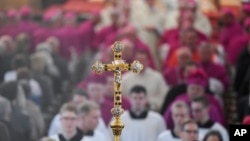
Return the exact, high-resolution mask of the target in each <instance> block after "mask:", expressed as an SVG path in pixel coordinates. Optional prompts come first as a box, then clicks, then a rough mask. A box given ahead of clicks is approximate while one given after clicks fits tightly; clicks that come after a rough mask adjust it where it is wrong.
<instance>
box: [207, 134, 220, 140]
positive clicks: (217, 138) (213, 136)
mask: <svg viewBox="0 0 250 141" xmlns="http://www.w3.org/2000/svg"><path fill="white" fill-rule="evenodd" d="M206 141H220V139H219V137H217V136H215V135H211V136H209V137H208V138H207V140H206Z"/></svg>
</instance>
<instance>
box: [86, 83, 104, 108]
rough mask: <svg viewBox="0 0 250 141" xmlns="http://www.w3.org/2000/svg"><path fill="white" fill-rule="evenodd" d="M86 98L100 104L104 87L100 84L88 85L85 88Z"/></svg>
mask: <svg viewBox="0 0 250 141" xmlns="http://www.w3.org/2000/svg"><path fill="white" fill-rule="evenodd" d="M87 93H88V97H89V98H90V99H91V100H93V101H95V102H96V103H102V101H103V94H104V86H103V84H101V83H89V84H88V86H87Z"/></svg>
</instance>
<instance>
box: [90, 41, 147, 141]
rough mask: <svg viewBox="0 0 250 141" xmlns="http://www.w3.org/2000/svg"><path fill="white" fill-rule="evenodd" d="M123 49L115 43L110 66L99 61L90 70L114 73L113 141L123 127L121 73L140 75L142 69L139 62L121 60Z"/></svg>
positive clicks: (118, 136)
mask: <svg viewBox="0 0 250 141" xmlns="http://www.w3.org/2000/svg"><path fill="white" fill-rule="evenodd" d="M123 49H124V46H123V44H121V43H120V42H115V43H114V44H113V45H112V50H113V52H114V60H113V61H112V62H111V63H110V64H103V63H102V62H100V61H96V62H95V64H94V65H93V66H92V70H93V71H95V72H96V73H97V74H101V73H102V72H104V71H111V72H114V107H113V108H112V109H111V113H112V115H113V116H114V121H113V122H112V123H111V128H112V129H113V134H114V136H115V141H119V140H120V135H121V131H122V129H123V127H124V125H123V123H122V122H121V120H120V116H121V115H122V113H123V111H124V110H123V109H122V106H121V105H122V91H121V83H122V75H121V72H122V71H132V72H134V73H140V72H141V70H142V69H143V65H142V64H141V63H140V62H139V61H136V60H135V61H133V63H132V64H129V63H127V62H126V61H125V60H122V51H123Z"/></svg>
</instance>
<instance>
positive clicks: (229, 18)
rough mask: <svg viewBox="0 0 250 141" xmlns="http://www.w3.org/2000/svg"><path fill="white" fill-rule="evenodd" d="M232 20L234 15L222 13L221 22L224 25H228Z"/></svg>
mask: <svg viewBox="0 0 250 141" xmlns="http://www.w3.org/2000/svg"><path fill="white" fill-rule="evenodd" d="M233 21H234V17H233V16H232V15H229V14H228V15H227V14H225V15H223V16H222V22H223V24H224V25H230V24H231V23H232V22H233Z"/></svg>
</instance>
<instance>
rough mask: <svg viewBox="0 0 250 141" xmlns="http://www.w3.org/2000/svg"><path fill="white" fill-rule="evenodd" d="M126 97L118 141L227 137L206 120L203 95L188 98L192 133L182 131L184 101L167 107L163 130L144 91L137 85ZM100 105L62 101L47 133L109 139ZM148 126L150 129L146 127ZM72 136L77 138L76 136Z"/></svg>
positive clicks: (206, 105) (187, 115) (225, 140)
mask: <svg viewBox="0 0 250 141" xmlns="http://www.w3.org/2000/svg"><path fill="white" fill-rule="evenodd" d="M129 99H130V102H131V108H130V109H128V110H126V111H125V112H124V114H123V115H122V116H121V119H122V121H123V123H124V124H125V128H124V129H123V131H122V135H121V140H128V139H129V140H131V141H133V140H136V141H138V140H143V141H152V140H158V141H163V140H176V141H193V140H203V139H204V140H205V139H206V138H207V137H206V135H207V134H208V133H209V132H210V131H214V132H216V133H217V132H218V134H219V136H220V138H221V140H223V141H228V140H229V137H228V132H227V130H226V129H225V128H224V127H223V126H222V125H221V124H220V123H218V122H214V121H212V120H211V119H210V117H209V108H210V107H211V106H210V104H209V101H208V100H207V99H206V98H205V97H198V98H196V99H194V100H192V102H191V103H192V104H191V105H192V106H191V111H192V112H191V113H192V117H193V120H194V121H195V122H194V121H193V122H192V123H193V124H195V125H196V126H195V128H194V129H195V131H196V132H187V131H185V133H184V131H183V130H184V128H185V127H183V126H184V125H185V124H186V121H189V120H191V119H192V118H191V116H190V109H189V108H188V106H187V104H186V103H185V102H184V101H176V102H174V104H173V105H172V106H171V116H172V118H173V120H174V127H173V128H168V129H167V128H166V126H165V122H164V119H163V117H162V116H161V115H160V114H159V113H157V112H155V111H152V110H149V109H148V106H147V104H148V98H147V92H146V89H145V88H144V87H143V86H139V85H137V86H135V87H133V88H132V89H131V91H130V98H129ZM70 105H71V106H70ZM72 105H74V106H76V107H78V109H79V110H78V112H77V111H75V108H72ZM74 106H73V107H74ZM65 107H68V108H65ZM101 108H102V107H98V104H95V102H89V100H86V99H85V100H83V101H82V103H80V104H76V103H75V102H74V101H72V102H71V103H67V104H64V105H63V106H62V108H61V110H60V111H61V112H60V114H59V115H57V117H56V118H55V119H54V120H57V122H58V124H60V128H57V132H54V133H51V134H50V135H49V137H50V138H52V139H54V140H56V141H61V140H62V139H60V138H66V139H68V140H72V141H73V140H74V141H76V140H80V139H81V138H82V140H88V139H90V140H93V141H97V140H99V139H100V138H101V139H102V140H111V139H112V138H113V136H112V131H111V129H110V128H108V127H107V126H105V125H104V124H103V121H102V116H101ZM65 109H67V110H65ZM62 111H63V112H62ZM83 111H85V112H84V113H85V114H83V113H82V112H83ZM87 111H88V112H87ZM189 122H190V121H189ZM77 123H78V124H77ZM103 125H104V126H103ZM149 126H150V128H147V127H149ZM101 127H105V128H101ZM185 130H188V129H185ZM80 133H81V136H79V134H80ZM185 136H187V137H185ZM76 137H80V139H79V138H78V139H77V138H76Z"/></svg>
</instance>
